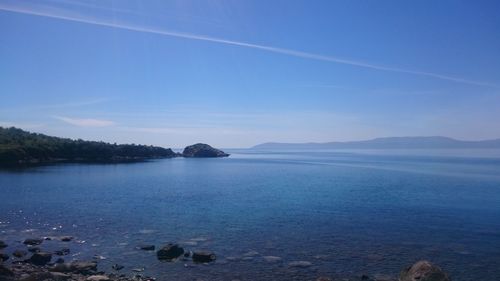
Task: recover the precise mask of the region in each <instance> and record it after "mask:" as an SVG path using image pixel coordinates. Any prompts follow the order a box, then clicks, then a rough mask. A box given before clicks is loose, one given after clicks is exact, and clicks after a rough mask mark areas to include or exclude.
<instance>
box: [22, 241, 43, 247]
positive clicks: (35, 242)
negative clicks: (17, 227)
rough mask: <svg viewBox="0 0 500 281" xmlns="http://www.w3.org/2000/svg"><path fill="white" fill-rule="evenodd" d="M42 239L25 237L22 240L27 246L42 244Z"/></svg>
mask: <svg viewBox="0 0 500 281" xmlns="http://www.w3.org/2000/svg"><path fill="white" fill-rule="evenodd" d="M42 242H43V240H42V239H26V240H24V242H23V243H24V244H25V245H29V246H36V245H40V244H42Z"/></svg>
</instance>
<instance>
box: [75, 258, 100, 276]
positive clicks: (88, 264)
mask: <svg viewBox="0 0 500 281" xmlns="http://www.w3.org/2000/svg"><path fill="white" fill-rule="evenodd" d="M70 269H71V271H73V272H77V273H82V274H91V273H92V272H95V271H97V263H96V262H94V261H75V262H72V263H71V264H70Z"/></svg>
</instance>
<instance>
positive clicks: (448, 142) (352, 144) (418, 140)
mask: <svg viewBox="0 0 500 281" xmlns="http://www.w3.org/2000/svg"><path fill="white" fill-rule="evenodd" d="M435 148H440V149H446V148H500V139H494V140H481V141H462V140H456V139H452V138H448V137H439V136H437V137H389V138H376V139H372V140H364V141H347V142H325V143H314V142H309V143H278V142H267V143H263V144H259V145H256V146H254V147H252V149H261V150H286V149H435Z"/></svg>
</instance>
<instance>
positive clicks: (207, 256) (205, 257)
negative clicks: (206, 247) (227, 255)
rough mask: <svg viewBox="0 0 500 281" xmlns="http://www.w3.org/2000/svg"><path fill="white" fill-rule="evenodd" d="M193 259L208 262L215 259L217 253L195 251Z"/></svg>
mask: <svg viewBox="0 0 500 281" xmlns="http://www.w3.org/2000/svg"><path fill="white" fill-rule="evenodd" d="M192 258H193V261H194V262H198V263H206V262H212V261H215V259H216V257H215V254H214V253H212V252H208V251H196V252H194V253H193V257H192Z"/></svg>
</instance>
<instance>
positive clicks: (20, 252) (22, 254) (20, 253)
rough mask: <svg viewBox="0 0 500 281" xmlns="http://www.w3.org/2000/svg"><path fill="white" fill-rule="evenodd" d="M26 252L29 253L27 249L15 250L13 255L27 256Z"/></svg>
mask: <svg viewBox="0 0 500 281" xmlns="http://www.w3.org/2000/svg"><path fill="white" fill-rule="evenodd" d="M26 254H28V253H27V252H26V251H23V250H15V251H14V252H13V253H12V255H13V256H14V257H16V258H22V257H24V256H26Z"/></svg>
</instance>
